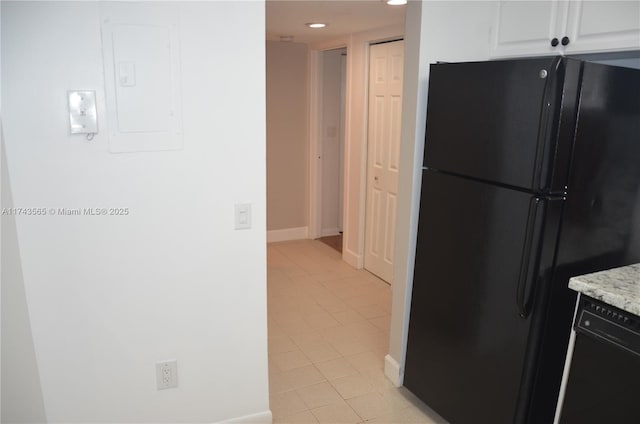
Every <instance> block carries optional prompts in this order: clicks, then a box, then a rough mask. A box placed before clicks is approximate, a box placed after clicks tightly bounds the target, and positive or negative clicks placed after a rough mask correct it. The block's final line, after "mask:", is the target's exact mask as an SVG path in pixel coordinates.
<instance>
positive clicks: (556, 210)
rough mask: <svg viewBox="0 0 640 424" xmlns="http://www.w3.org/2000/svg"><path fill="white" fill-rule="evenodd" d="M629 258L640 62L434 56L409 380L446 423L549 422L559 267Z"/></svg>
mask: <svg viewBox="0 0 640 424" xmlns="http://www.w3.org/2000/svg"><path fill="white" fill-rule="evenodd" d="M634 262H640V71H639V70H635V69H628V68H619V67H613V66H606V65H601V64H595V63H587V62H583V61H580V60H576V59H569V58H564V57H549V58H536V59H522V60H505V61H489V62H473V63H449V64H447V63H443V64H435V65H431V68H430V77H429V97H428V108H427V127H426V140H425V153H424V170H423V175H422V189H421V201H420V217H419V224H418V235H417V250H416V259H415V270H414V279H413V289H412V298H411V311H410V321H409V334H408V343H407V354H406V362H405V369H404V385H405V386H406V387H407V388H408V389H409V390H410V391H412V392H413V393H414V394H415V395H416V396H418V397H419V398H420V399H422V400H423V401H424V402H425V403H426V404H427V405H429V406H430V407H431V408H433V409H434V410H435V411H436V412H438V413H439V414H440V415H442V417H444V418H445V419H446V420H448V421H450V422H451V423H456V424H457V423H472V424H482V423H491V424H500V423H511V422H515V423H525V422H526V423H536V424H537V423H551V422H552V421H553V414H554V411H555V405H556V399H557V396H558V391H559V387H560V381H561V377H562V370H563V366H564V359H565V353H566V349H567V344H568V339H569V333H570V327H571V321H572V316H573V311H574V306H575V297H576V296H575V293H573V292H572V291H570V290H569V289H568V287H567V284H568V279H569V277H570V276H573V275H579V274H585V273H589V272H594V271H598V270H603V269H607V268H613V267H617V266H622V265H627V264H630V263H634Z"/></svg>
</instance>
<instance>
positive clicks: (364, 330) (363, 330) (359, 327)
mask: <svg viewBox="0 0 640 424" xmlns="http://www.w3.org/2000/svg"><path fill="white" fill-rule="evenodd" d="M345 327H347V329H348V330H349V331H351V332H352V333H353V334H380V333H382V330H380V329H379V328H378V327H376V326H375V325H373V324H372V323H370V322H369V321H368V320H365V321H362V322H357V323H352V324H349V325H345Z"/></svg>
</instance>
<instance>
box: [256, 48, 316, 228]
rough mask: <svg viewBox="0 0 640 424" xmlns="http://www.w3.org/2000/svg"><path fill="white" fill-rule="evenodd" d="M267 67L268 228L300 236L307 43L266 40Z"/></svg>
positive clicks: (305, 194) (303, 221)
mask: <svg viewBox="0 0 640 424" xmlns="http://www.w3.org/2000/svg"><path fill="white" fill-rule="evenodd" d="M266 69H267V229H268V230H269V231H270V234H269V236H270V238H274V240H273V241H276V240H275V239H278V237H279V236H284V238H289V237H292V238H298V237H296V236H295V233H296V230H295V229H302V230H297V232H298V233H300V237H306V231H307V230H306V227H307V225H308V224H307V223H308V208H307V205H308V191H309V190H308V187H309V182H308V160H307V157H308V151H309V143H308V127H307V110H308V109H307V108H308V95H307V90H308V86H307V45H306V44H302V43H285V42H280V41H267V68H266ZM291 234H293V236H291ZM280 239H281V238H280Z"/></svg>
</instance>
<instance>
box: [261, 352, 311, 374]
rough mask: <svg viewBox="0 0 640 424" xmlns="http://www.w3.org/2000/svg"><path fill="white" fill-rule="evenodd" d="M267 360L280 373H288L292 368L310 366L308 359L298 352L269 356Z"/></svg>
mask: <svg viewBox="0 0 640 424" xmlns="http://www.w3.org/2000/svg"><path fill="white" fill-rule="evenodd" d="M269 359H270V360H271V361H272V362H273V363H274V364H275V365H276V367H278V369H279V370H280V371H289V370H292V369H294V368H301V367H304V366H306V365H310V364H311V361H310V360H309V358H307V357H306V356H305V355H304V353H302V352H301V351H300V350H293V351H290V352H282V353H274V354H270V355H269Z"/></svg>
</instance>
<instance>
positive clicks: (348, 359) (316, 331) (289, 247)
mask: <svg viewBox="0 0 640 424" xmlns="http://www.w3.org/2000/svg"><path fill="white" fill-rule="evenodd" d="M267 252H268V253H267V257H268V260H267V263H268V311H269V392H270V400H271V411H272V412H273V418H274V423H296V424H297V423H331V424H337V423H393V424H396V423H398V424H399V423H441V422H444V421H443V420H442V418H440V417H439V416H438V415H437V414H436V413H434V412H433V411H431V410H430V409H429V408H428V407H427V406H426V405H424V404H423V403H422V402H421V401H420V400H418V399H417V398H416V397H415V396H413V395H412V394H411V393H409V392H408V391H407V390H406V389H404V388H400V389H398V388H395V387H393V385H392V384H391V383H390V382H389V381H388V380H387V379H386V377H385V376H384V374H383V367H384V356H385V355H386V354H387V352H388V342H389V325H390V323H389V322H390V317H391V288H390V286H389V285H388V284H386V283H385V282H384V281H382V280H380V279H378V278H377V277H375V276H374V275H372V274H370V273H368V272H366V271H364V270H355V269H353V268H352V267H350V266H349V265H347V264H346V263H345V262H343V261H342V260H341V257H340V254H339V253H338V252H337V251H335V250H334V249H332V248H331V247H329V246H327V245H325V244H323V243H321V242H319V241H314V240H301V241H292V242H282V243H272V244H269V245H268V247H267Z"/></svg>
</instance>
